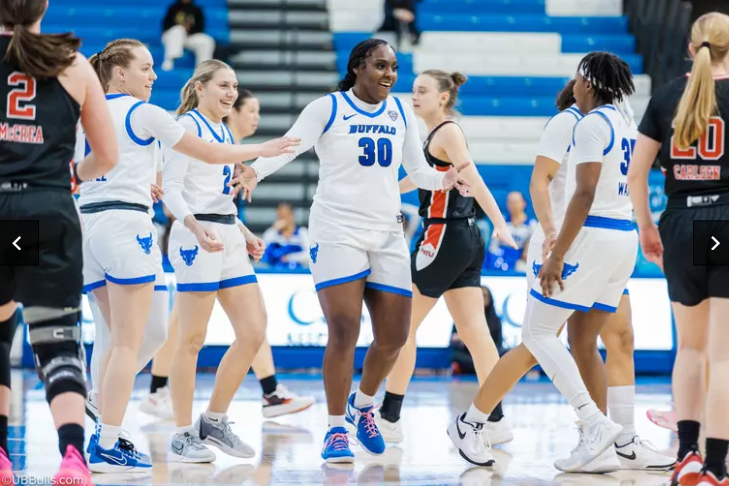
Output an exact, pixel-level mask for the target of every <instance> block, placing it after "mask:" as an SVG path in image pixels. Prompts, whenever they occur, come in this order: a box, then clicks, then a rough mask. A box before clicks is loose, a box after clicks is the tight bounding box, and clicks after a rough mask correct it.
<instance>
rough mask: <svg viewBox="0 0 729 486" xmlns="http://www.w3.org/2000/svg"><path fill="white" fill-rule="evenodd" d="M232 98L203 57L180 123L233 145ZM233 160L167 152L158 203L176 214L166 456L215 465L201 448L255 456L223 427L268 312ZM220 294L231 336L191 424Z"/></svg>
mask: <svg viewBox="0 0 729 486" xmlns="http://www.w3.org/2000/svg"><path fill="white" fill-rule="evenodd" d="M237 97H238V81H237V80H236V76H235V72H234V71H233V70H232V69H231V68H230V66H228V65H227V64H225V63H224V62H221V61H217V60H210V61H205V62H203V63H201V64H200V65H198V67H197V68H196V69H195V72H194V74H193V76H192V78H190V80H189V81H188V82H187V84H186V85H185V87H184V88H183V89H182V93H181V99H182V104H181V106H180V107H179V109H178V110H177V114H178V115H180V118H179V119H178V120H179V122H180V124H181V125H182V126H184V127H185V129H186V130H187V131H188V133H192V134H194V135H195V136H197V137H200V138H202V139H203V140H206V141H208V142H211V143H218V144H235V140H233V135H232V134H231V132H230V130H229V129H228V127H227V126H226V125H225V124H224V123H223V118H224V117H225V116H227V115H229V114H230V111H231V109H232V108H233V104H234V103H235V100H236V98H237ZM233 170H234V166H233V165H232V164H231V165H224V166H223V167H220V166H217V165H210V164H206V163H204V162H201V161H199V160H196V159H194V158H192V157H188V156H186V155H183V154H180V153H177V152H174V151H171V150H166V152H165V164H164V182H163V188H164V191H165V196H164V202H165V204H166V205H167V207H168V208H169V209H170V211H171V212H172V214H173V215H174V216H175V218H176V221H175V223H174V224H173V225H172V230H171V232H170V239H169V256H170V262H171V263H172V266H173V267H174V269H175V276H176V277H177V293H176V296H175V299H176V301H177V309H178V315H179V334H180V336H179V339H178V345H177V347H176V350H175V352H174V357H173V360H172V367H171V369H170V392H171V394H172V405H173V407H174V410H175V422H176V425H177V431H176V433H175V434H174V435H173V436H172V439H171V443H170V450H169V454H168V457H169V459H170V460H171V461H175V462H212V461H214V460H215V454H214V453H213V452H212V451H211V450H209V449H207V448H206V447H205V446H203V443H204V444H209V445H214V446H215V447H218V448H219V449H220V450H222V451H223V452H226V453H228V454H230V455H232V456H235V457H240V458H251V457H253V456H254V455H255V452H254V450H253V448H252V447H250V446H249V445H247V444H245V443H243V441H241V440H240V438H239V437H238V436H237V435H236V434H235V433H234V432H233V431H232V429H231V427H230V424H229V423H228V416H227V412H228V407H229V406H230V403H231V402H232V400H233V397H234V396H235V393H236V391H237V390H238V388H239V387H240V384H241V383H242V382H243V379H244V378H245V376H246V374H247V373H248V369H249V368H250V365H251V362H252V361H253V358H254V357H255V356H256V353H257V352H258V350H259V349H260V347H261V344H262V343H263V340H264V339H265V333H266V310H265V307H264V303H263V296H262V295H261V291H260V289H259V287H258V283H257V282H258V281H257V279H256V275H255V272H254V271H253V266H252V265H251V262H250V259H249V257H248V252H247V251H246V244H247V243H248V242H247V241H246V240H247V238H248V239H249V242H250V241H251V240H255V239H257V238H256V237H255V236H254V235H253V234H252V233H250V232H249V231H248V232H247V237H246V236H244V235H243V232H242V231H241V230H240V229H239V227H238V225H237V221H238V219H237V217H236V211H237V210H236V206H235V203H234V200H233V191H232V188H231V186H230V181H231V178H232V176H233ZM216 299H217V300H218V301H219V302H220V304H221V306H222V307H223V310H224V311H225V313H226V315H227V316H228V318H229V319H230V322H231V325H232V326H233V331H234V333H235V341H233V343H232V344H231V345H230V347H229V348H228V350H227V351H226V353H225V355H224V356H223V358H222V360H221V362H220V364H219V366H218V371H217V373H216V376H215V385H214V387H213V392H212V396H211V398H210V402H209V404H208V408H207V410H206V411H205V412H204V413H203V414H202V415H201V416H200V417H199V418H198V419H197V421H196V422H195V423H194V425H193V420H192V419H193V417H192V404H193V398H194V392H195V373H196V367H197V358H198V353H199V351H200V348H201V347H202V345H203V343H204V342H205V336H206V334H207V327H208V321H209V320H210V316H211V314H212V311H213V306H214V305H215V301H216Z"/></svg>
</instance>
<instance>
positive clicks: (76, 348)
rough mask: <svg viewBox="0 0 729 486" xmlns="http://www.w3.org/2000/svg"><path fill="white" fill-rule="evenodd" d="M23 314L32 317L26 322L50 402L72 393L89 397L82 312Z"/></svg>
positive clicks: (41, 310)
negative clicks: (82, 331) (87, 392)
mask: <svg viewBox="0 0 729 486" xmlns="http://www.w3.org/2000/svg"><path fill="white" fill-rule="evenodd" d="M23 315H24V316H26V315H28V317H30V318H31V320H30V321H28V320H26V322H28V334H29V336H30V345H31V347H32V348H33V356H34V358H35V366H36V370H37V372H38V376H39V377H40V379H41V381H42V382H43V384H44V385H45V389H46V401H48V403H51V401H52V400H53V399H54V398H55V397H56V396H58V395H60V394H61V393H69V392H71V393H78V394H79V395H82V396H83V397H86V353H85V352H84V347H83V343H82V341H81V326H80V321H81V313H80V312H79V311H78V309H50V308H43V309H40V310H39V309H38V308H35V309H34V308H28V309H25V310H24V311H23ZM41 316H42V318H39V317H41ZM26 319H27V318H26Z"/></svg>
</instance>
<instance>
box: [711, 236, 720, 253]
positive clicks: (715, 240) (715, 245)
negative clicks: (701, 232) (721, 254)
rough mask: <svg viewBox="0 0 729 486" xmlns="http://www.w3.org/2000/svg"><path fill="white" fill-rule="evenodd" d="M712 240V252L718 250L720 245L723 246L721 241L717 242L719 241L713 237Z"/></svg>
mask: <svg viewBox="0 0 729 486" xmlns="http://www.w3.org/2000/svg"><path fill="white" fill-rule="evenodd" d="M711 239H712V240H713V241H714V246H712V247H711V251H714V250H716V249H717V247H718V246H719V245H721V243H719V240H717V239H716V238H714V237H713V236H712V237H711Z"/></svg>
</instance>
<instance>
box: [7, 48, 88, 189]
mask: <svg viewBox="0 0 729 486" xmlns="http://www.w3.org/2000/svg"><path fill="white" fill-rule="evenodd" d="M10 40H11V37H10V36H7V35H0V53H2V56H3V57H4V56H5V53H6V52H7V49H8V45H9V44H10ZM80 112H81V109H80V106H79V104H78V103H77V102H76V100H74V99H73V98H72V97H71V96H70V95H69V94H68V93H67V92H66V90H65V89H64V88H63V86H61V83H59V82H58V79H56V78H51V79H43V80H40V79H34V78H32V77H30V76H28V75H26V74H24V73H22V72H20V70H19V69H18V68H17V66H12V65H10V64H9V63H7V62H5V61H2V62H0V191H2V190H12V188H13V187H27V188H36V187H37V188H46V189H48V188H58V189H64V190H70V188H71V171H70V165H69V164H70V162H71V159H72V158H73V152H74V146H75V144H76V124H77V122H78V119H79V115H80Z"/></svg>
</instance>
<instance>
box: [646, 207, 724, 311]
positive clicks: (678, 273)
mask: <svg viewBox="0 0 729 486" xmlns="http://www.w3.org/2000/svg"><path fill="white" fill-rule="evenodd" d="M700 220H706V221H729V205H726V204H724V205H715V206H705V207H693V208H670V207H669V208H668V209H666V211H664V212H663V214H662V215H661V220H660V223H659V225H658V229H659V231H660V234H661V241H662V242H663V270H664V272H665V274H666V280H667V281H668V296H669V298H670V299H671V302H678V303H679V304H683V305H686V306H694V305H698V304H700V303H701V301H703V300H704V299H707V298H709V297H723V298H729V266H719V265H710V266H699V265H694V255H693V251H692V250H693V245H694V239H693V237H694V234H693V232H694V224H693V222H694V221H700Z"/></svg>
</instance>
